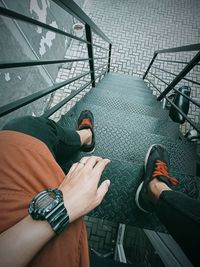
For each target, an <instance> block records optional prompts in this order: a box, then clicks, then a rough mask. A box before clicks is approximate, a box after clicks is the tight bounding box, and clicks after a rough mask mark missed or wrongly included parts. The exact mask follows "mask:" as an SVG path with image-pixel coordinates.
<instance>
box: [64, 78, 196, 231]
mask: <svg viewBox="0 0 200 267" xmlns="http://www.w3.org/2000/svg"><path fill="white" fill-rule="evenodd" d="M84 109H89V110H91V111H92V112H93V114H94V118H95V134H96V149H95V151H94V153H93V154H94V155H98V156H101V157H106V158H109V159H111V164H110V165H109V166H108V167H107V169H106V170H105V171H104V173H103V175H102V178H101V181H103V180H104V179H106V178H109V179H110V180H111V186H110V189H109V192H108V193H107V195H106V197H105V199H104V201H103V203H102V204H101V205H100V207H98V208H96V209H95V210H94V211H93V212H92V213H91V214H90V215H91V216H94V217H97V218H101V219H107V220H110V221H115V222H118V223H124V224H129V225H133V226H138V227H140V228H146V229H154V230H156V231H163V232H165V231H166V230H165V228H164V227H163V226H162V225H161V223H160V222H159V221H158V219H157V218H156V217H155V216H154V215H149V214H144V213H142V212H141V211H140V210H139V209H138V208H137V206H136V204H135V202H134V197H135V193H136V190H137V187H138V185H139V184H140V182H141V181H142V177H143V174H144V173H143V171H144V170H143V163H144V158H145V155H146V152H147V150H148V148H149V147H150V146H151V145H152V144H155V143H158V144H163V145H164V146H166V148H167V150H168V152H169V155H170V159H171V174H172V175H174V176H175V177H177V178H178V179H179V180H180V185H179V186H178V187H176V189H177V190H180V191H183V192H185V193H187V194H188V195H190V196H191V197H194V198H197V197H198V195H199V191H198V188H199V186H198V183H199V178H198V177H195V160H196V156H195V155H196V147H195V145H194V144H191V143H188V142H187V141H185V140H181V139H180V138H179V125H178V124H176V123H174V122H172V121H171V120H170V119H169V117H168V111H166V110H163V108H162V104H161V103H160V102H157V101H156V98H155V96H154V95H153V94H152V92H151V90H149V88H148V87H147V86H146V84H145V82H144V81H143V80H142V79H140V78H137V77H133V76H128V75H122V74H118V73H109V74H107V75H106V76H105V78H104V79H103V80H102V81H101V82H100V83H99V84H98V85H96V87H95V88H93V89H92V90H91V91H90V92H89V93H88V94H87V95H86V96H85V97H84V98H83V99H82V100H81V101H79V102H78V103H77V104H76V106H75V107H74V108H73V109H71V110H70V112H68V113H67V114H66V115H64V116H62V117H61V119H60V121H59V124H60V125H62V126H67V127H72V128H74V126H75V125H76V121H77V119H78V116H79V114H80V112H81V111H82V110H84ZM83 156H85V154H84V153H80V154H79V155H78V158H76V159H74V160H75V161H77V160H79V159H80V158H81V157H83Z"/></svg>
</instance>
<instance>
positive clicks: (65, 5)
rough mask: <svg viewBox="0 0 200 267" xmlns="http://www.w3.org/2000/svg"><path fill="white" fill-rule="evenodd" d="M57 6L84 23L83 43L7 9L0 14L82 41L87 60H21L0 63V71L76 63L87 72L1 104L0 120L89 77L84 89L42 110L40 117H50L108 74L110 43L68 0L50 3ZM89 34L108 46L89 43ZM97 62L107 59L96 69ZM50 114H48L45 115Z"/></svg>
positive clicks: (76, 6) (1, 10) (90, 39)
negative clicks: (97, 53)
mask: <svg viewBox="0 0 200 267" xmlns="http://www.w3.org/2000/svg"><path fill="white" fill-rule="evenodd" d="M53 1H54V2H55V3H56V4H57V5H58V6H60V7H61V8H62V9H64V10H65V11H67V12H68V13H70V14H72V15H73V16H75V17H77V18H78V20H79V21H82V22H83V23H84V24H85V32H86V40H84V39H82V38H78V37H76V36H75V35H73V34H70V33H66V32H64V31H62V30H60V29H57V28H54V27H52V26H50V25H47V24H45V23H43V22H40V21H38V20H35V19H32V18H30V17H27V16H24V15H22V14H20V13H17V12H15V11H12V10H9V9H7V8H3V7H0V15H2V16H6V17H9V18H11V19H15V20H21V21H23V22H25V23H29V24H32V25H36V26H39V27H42V28H45V29H47V30H50V31H53V32H55V33H58V34H61V35H64V36H67V37H70V38H73V39H75V40H77V41H80V42H83V43H86V44H87V49H88V58H75V59H55V60H38V61H37V60H36V61H33V60H32V61H25V62H1V63H0V69H8V68H19V67H31V66H40V65H49V64H59V63H68V62H78V61H87V60H88V61H89V66H90V71H88V72H85V73H83V74H81V75H78V76H76V77H73V78H70V79H68V80H66V81H64V82H61V83H58V84H56V85H53V86H50V87H48V88H46V89H44V90H41V91H39V92H36V93H34V94H32V95H29V96H26V97H23V98H21V99H19V100H16V101H13V102H12V103H9V104H7V105H4V106H2V107H0V117H3V116H5V115H7V114H9V113H11V112H13V111H15V110H17V109H19V108H21V107H23V106H26V105H28V104H30V103H32V102H33V101H36V100H37V99H39V98H41V97H43V96H46V95H48V94H50V93H52V92H54V91H56V90H58V89H60V88H62V87H64V86H66V85H68V84H70V83H72V82H74V81H76V80H79V79H81V78H82V77H84V76H86V75H88V74H90V76H91V81H90V82H88V83H86V84H85V85H84V86H82V87H81V88H79V89H78V90H77V91H76V92H73V93H72V94H71V95H70V96H68V97H67V98H65V99H64V100H63V101H61V102H60V103H58V104H57V105H56V106H55V107H54V108H52V109H50V110H48V111H46V112H45V113H44V116H47V115H48V116H50V115H52V114H53V113H54V112H56V111H57V110H58V109H59V108H61V107H62V106H63V105H65V104H66V103H67V102H68V101H70V100H71V99H72V98H73V97H74V96H76V95H77V94H78V93H80V92H81V91H82V90H84V89H85V88H86V87H87V86H89V84H92V87H95V81H96V80H97V79H98V78H99V77H101V76H102V75H103V74H105V73H106V72H109V70H110V60H111V49H112V44H111V41H110V39H109V38H108V37H107V36H106V35H105V34H104V33H103V32H102V31H101V30H100V29H99V28H98V26H97V25H96V24H95V23H94V22H93V21H92V20H91V19H90V18H89V17H88V16H87V15H86V14H85V13H84V12H83V10H82V9H81V8H80V7H79V6H78V5H77V4H76V3H75V2H74V1H72V0H53ZM92 32H94V33H96V34H97V35H99V36H100V37H101V38H102V39H103V40H104V41H106V42H108V43H109V48H106V47H103V46H100V45H98V44H93V40H92ZM93 47H97V48H100V49H102V50H106V51H108V52H109V55H108V56H106V57H96V58H95V57H94V53H93ZM98 59H107V60H108V63H105V64H103V65H101V66H99V67H97V68H95V66H94V60H98ZM105 66H107V70H106V71H103V69H104V67H105ZM101 68H102V72H101V74H100V75H98V76H97V77H95V71H97V70H99V69H101ZM49 114H50V115H49Z"/></svg>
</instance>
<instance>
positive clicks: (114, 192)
mask: <svg viewBox="0 0 200 267" xmlns="http://www.w3.org/2000/svg"><path fill="white" fill-rule="evenodd" d="M171 175H173V176H175V177H176V178H177V179H178V180H179V181H180V184H179V185H178V186H176V187H172V189H175V190H178V191H180V192H183V193H185V194H187V195H188V196H190V197H192V198H195V199H198V197H199V192H198V190H197V184H198V183H199V182H200V177H194V176H190V175H186V174H179V173H177V172H173V171H172V172H171ZM143 176H144V168H143V165H137V164H134V163H129V162H124V161H123V162H120V161H118V160H112V162H111V163H110V164H109V165H108V167H107V168H106V170H105V171H104V173H103V175H102V177H101V181H103V180H105V179H108V178H109V179H110V181H111V186H110V188H109V191H108V193H107V195H106V197H105V199H104V200H103V202H102V204H101V205H100V206H99V207H98V208H96V209H95V210H94V211H93V212H92V213H91V216H93V217H99V218H102V219H107V220H110V221H115V222H118V223H125V224H129V225H133V226H139V227H141V228H146V229H154V230H156V231H161V232H162V231H165V228H164V227H163V226H162V225H161V224H160V222H159V221H158V219H157V218H156V217H155V216H154V215H153V214H145V213H143V212H141V211H140V210H139V209H138V208H137V206H136V204H135V194H136V191H137V188H138V186H139V184H140V183H141V182H142V180H143ZM101 181H100V182H101Z"/></svg>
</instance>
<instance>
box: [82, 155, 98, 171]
mask: <svg viewBox="0 0 200 267" xmlns="http://www.w3.org/2000/svg"><path fill="white" fill-rule="evenodd" d="M100 160H102V158H100V157H96V156H91V157H90V158H89V159H88V160H87V163H86V165H85V166H86V167H87V168H90V169H93V168H94V166H95V165H96V164H97V163H98V162H99V161H100Z"/></svg>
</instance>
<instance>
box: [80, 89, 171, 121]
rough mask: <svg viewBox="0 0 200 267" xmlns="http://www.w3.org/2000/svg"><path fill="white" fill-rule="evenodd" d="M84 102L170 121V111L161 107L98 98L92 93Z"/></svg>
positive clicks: (106, 97)
mask: <svg viewBox="0 0 200 267" xmlns="http://www.w3.org/2000/svg"><path fill="white" fill-rule="evenodd" d="M83 101H84V102H86V103H93V104H95V105H99V106H102V107H110V108H113V109H118V110H125V111H127V112H130V113H135V114H141V115H146V116H149V117H155V118H160V119H162V120H169V115H168V111H166V110H163V109H161V108H160V106H156V107H150V106H146V105H143V104H140V103H130V102H128V101H125V100H123V101H121V99H118V98H112V97H108V96H106V95H105V96H102V97H96V96H95V95H93V94H92V93H88V94H87V95H86V96H85V97H84V98H83Z"/></svg>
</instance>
